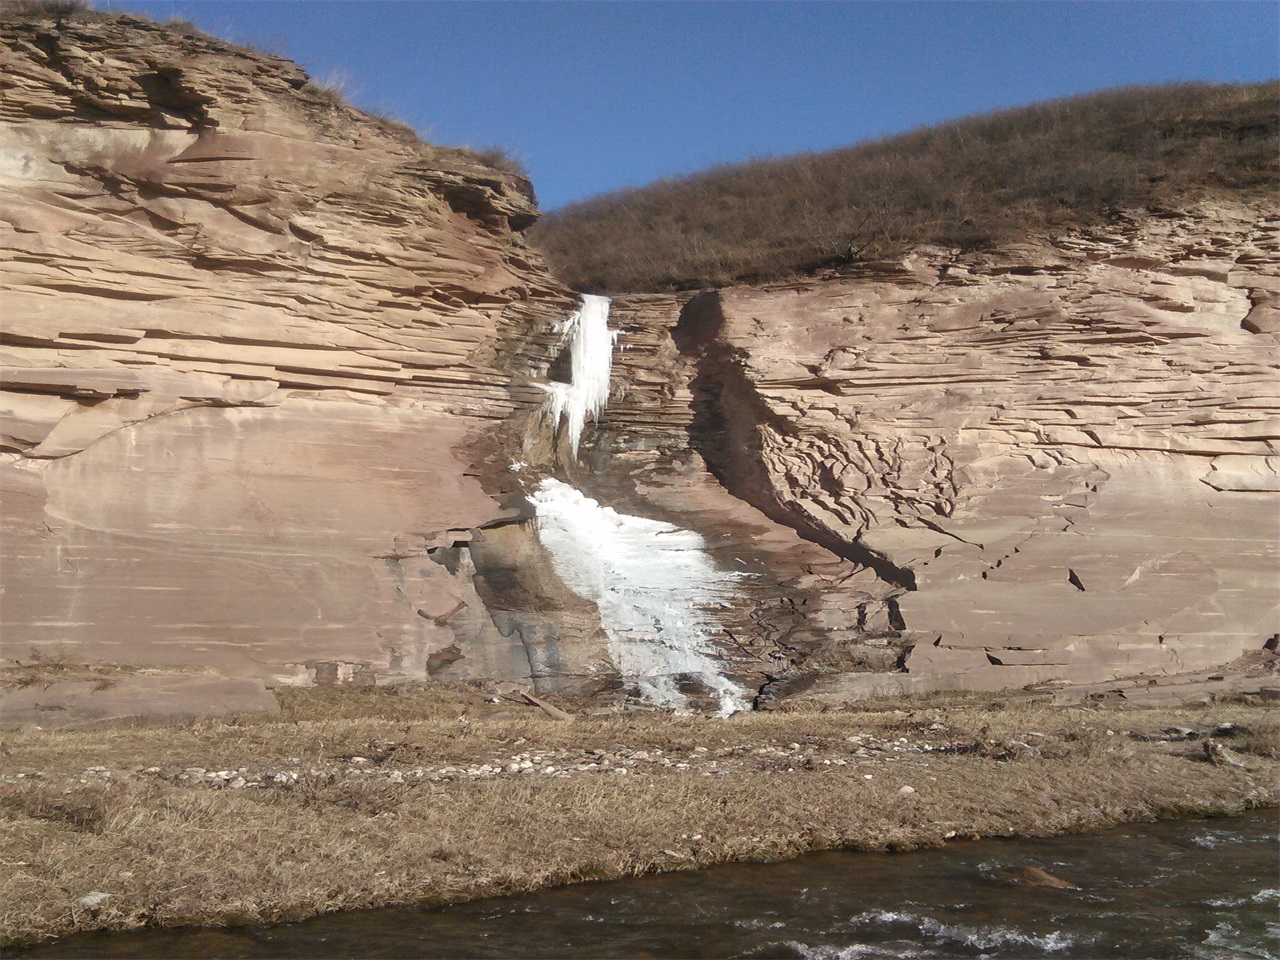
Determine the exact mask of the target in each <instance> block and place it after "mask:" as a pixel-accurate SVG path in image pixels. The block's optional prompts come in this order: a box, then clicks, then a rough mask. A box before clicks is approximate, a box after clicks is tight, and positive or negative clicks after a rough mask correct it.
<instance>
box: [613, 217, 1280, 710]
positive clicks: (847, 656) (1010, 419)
mask: <svg viewBox="0 0 1280 960" xmlns="http://www.w3.org/2000/svg"><path fill="white" fill-rule="evenodd" d="M1278 293H1280V209H1277V207H1276V205H1275V204H1274V202H1272V201H1270V200H1263V201H1258V200H1252V201H1250V200H1244V199H1239V198H1226V197H1219V198H1216V199H1214V198H1211V197H1206V198H1202V199H1201V200H1200V201H1198V202H1194V203H1188V204H1187V205H1186V206H1185V207H1184V208H1183V209H1180V210H1176V211H1174V210H1168V211H1165V212H1163V213H1160V214H1156V215H1146V214H1144V215H1136V214H1135V217H1134V218H1128V217H1117V218H1116V219H1115V220H1114V222H1113V224H1112V225H1111V226H1110V227H1109V228H1107V229H1105V230H1096V231H1088V232H1076V233H1073V234H1070V235H1066V236H1062V237H1058V238H1056V239H1053V240H1051V241H1050V240H1045V241H1041V242H1033V243H1026V244H1022V245H1019V246H1017V247H1007V248H1005V249H1003V250H1001V251H1000V252H999V253H996V254H985V255H978V254H972V255H965V256H960V255H958V254H957V253H955V252H954V251H945V250H941V249H937V250H929V249H920V250H917V251H916V252H915V253H913V254H912V255H911V256H910V257H908V258H907V259H906V260H905V261H904V262H902V263H900V264H896V265H884V267H883V268H882V269H881V271H880V272H879V274H873V275H870V276H866V277H863V278H860V279H851V278H845V279H838V278H829V279H826V280H815V281H805V282H797V283H793V284H782V285H775V286H770V287H762V288H750V287H736V288H728V289H725V290H721V291H718V292H712V293H704V294H702V295H699V296H697V297H694V298H692V299H687V300H686V299H680V298H675V297H653V298H635V299H634V300H633V301H630V302H629V303H624V304H623V305H622V308H621V310H620V312H621V313H622V314H623V315H624V316H626V311H627V309H628V308H629V309H631V310H632V311H633V314H634V315H633V316H632V317H631V320H632V326H631V327H624V331H625V332H624V334H623V340H622V342H623V344H624V346H626V345H628V344H630V345H632V347H633V351H634V352H633V353H631V354H624V356H630V357H632V359H631V360H630V361H628V363H629V364H631V366H628V367H627V370H628V373H629V377H628V380H627V383H626V387H627V388H628V390H629V395H628V396H627V398H626V399H625V400H624V401H623V402H621V403H617V404H615V405H614V407H613V408H611V412H610V416H609V418H608V421H607V424H606V429H605V430H604V436H603V438H602V440H601V441H600V442H603V443H605V444H606V445H608V446H609V447H610V448H611V457H610V458H603V459H602V460H601V461H600V462H599V463H597V464H596V466H597V468H598V469H600V468H603V469H605V470H606V472H608V471H609V470H613V471H614V472H617V471H618V470H619V469H620V466H615V467H612V468H611V467H609V460H610V459H614V460H617V459H618V458H619V457H620V458H621V461H622V463H627V462H628V461H629V466H630V469H629V476H627V477H626V478H625V481H622V480H620V481H618V482H620V483H622V485H623V486H628V487H630V488H631V489H633V490H634V491H635V492H636V494H637V495H638V496H639V498H640V499H643V500H648V501H650V502H652V503H654V504H656V505H660V506H661V507H663V508H664V509H669V510H673V511H693V513H691V514H690V515H691V516H693V515H694V514H695V513H696V511H697V510H701V509H706V508H707V507H708V504H709V502H710V500H711V499H715V500H716V504H717V505H716V507H715V508H714V509H715V510H719V511H722V513H721V517H720V519H719V520H712V521H711V523H712V524H713V526H715V528H716V529H720V530H722V531H730V530H736V529H739V528H737V527H734V526H733V525H732V524H731V523H729V522H728V521H727V518H728V517H729V515H730V513H732V515H733V516H734V517H737V518H739V519H740V520H742V521H743V522H748V521H749V526H750V525H751V524H754V527H751V529H752V531H753V532H745V528H742V529H743V530H744V532H742V533H741V534H740V535H739V536H737V537H732V538H728V539H731V540H733V541H734V550H735V551H736V556H737V557H738V558H743V557H747V556H750V557H751V564H752V567H753V569H755V570H757V571H759V572H760V574H761V576H759V577H758V578H757V580H756V583H757V589H758V590H763V592H764V593H768V592H769V591H770V589H771V588H776V586H777V585H778V584H779V583H786V584H787V585H786V589H784V590H783V591H782V592H781V593H780V594H779V595H777V596H775V597H774V599H773V600H772V602H771V603H767V604H765V606H764V608H763V609H767V610H770V611H772V613H771V615H768V616H765V615H762V608H760V607H757V608H756V609H755V610H754V611H753V612H752V615H753V616H754V621H755V624H756V628H755V629H754V630H749V629H748V630H743V631H742V632H740V633H739V634H738V639H739V640H741V641H743V643H744V646H746V647H747V648H748V649H749V650H750V652H751V654H752V657H751V658H745V659H742V658H740V659H742V666H743V667H744V668H746V667H749V665H750V663H751V660H752V659H754V660H755V661H756V667H755V669H756V672H757V674H758V675H763V676H766V677H772V678H773V680H774V682H772V683H770V684H769V685H768V686H767V687H766V695H767V696H789V695H799V694H803V695H805V696H818V697H828V696H829V697H834V698H837V699H840V698H845V697H850V696H854V697H856V696H867V695H872V694H883V693H895V692H900V691H923V690H932V689H938V688H948V687H962V688H963V687H971V688H979V689H997V688H1002V687H1022V686H1025V685H1029V684H1046V683H1047V684H1049V685H1050V686H1052V685H1053V684H1055V683H1061V682H1075V683H1090V682H1099V681H1110V680H1113V679H1116V678H1126V677H1130V678H1131V677H1139V676H1140V677H1145V678H1148V679H1144V680H1143V681H1142V682H1143V683H1144V684H1146V685H1153V684H1154V685H1158V683H1159V681H1158V680H1156V679H1151V678H1158V677H1161V676H1167V675H1172V674H1177V673H1181V672H1184V671H1193V670H1197V669H1203V668H1207V667H1211V666H1216V665H1220V664H1223V663H1225V662H1228V661H1231V660H1233V659H1235V658H1236V657H1238V656H1240V655H1241V654H1242V653H1246V652H1250V651H1255V650H1261V649H1262V648H1263V646H1264V644H1266V643H1268V642H1270V643H1271V644H1272V645H1274V642H1275V641H1274V637H1275V635H1276V634H1277V632H1278V631H1280V618H1278V612H1277V607H1276V599H1277V597H1278V596H1280V591H1277V586H1278V584H1277V573H1278V572H1280V567H1278V565H1277V556H1276V552H1277V533H1280V497H1278V496H1277V494H1278V493H1280V458H1278V457H1277V454H1278V453H1280V451H1278V450H1277V437H1278V436H1280V435H1278V434H1277V426H1280V420H1278V415H1280V381H1278V380H1277V376H1276V361H1277V351H1276V347H1277V343H1276V336H1275V333H1276V331H1277V329H1278V326H1280V324H1278V319H1280V311H1278V310H1277V303H1278V301H1277V294H1278ZM646 353H647V354H648V355H649V356H650V357H651V358H654V359H655V360H659V362H657V363H653V362H648V361H643V360H640V359H638V358H639V357H640V356H641V355H643V354H646ZM660 358H670V359H672V360H673V361H674V366H672V367H671V369H672V370H673V373H672V375H671V376H669V377H667V378H665V379H663V378H659V380H658V382H654V377H653V374H652V372H651V371H652V370H653V369H659V368H661V362H660ZM673 423H674V424H678V429H677V430H676V431H674V432H673V431H672V430H671V429H670V427H671V425H672V424H673ZM684 431H687V434H686V435H687V437H688V442H687V444H686V445H683V446H682V444H681V442H680V440H681V438H680V437H679V435H678V434H679V433H681V432H684ZM726 494H729V495H732V501H733V502H731V499H730V497H727V496H726ZM743 505H749V506H750V507H752V508H754V517H747V516H746V515H744V514H743V512H742V510H741V507H742V506H743ZM713 512H714V511H713ZM766 518H767V521H770V522H771V524H773V525H781V526H784V527H786V528H789V529H791V530H794V531H796V532H797V533H798V534H799V536H800V538H801V539H802V540H803V541H805V542H806V545H808V544H812V545H815V546H817V547H821V548H823V549H822V550H821V551H818V552H819V553H820V554H823V555H825V560H824V561H822V562H817V563H815V558H814V557H813V556H812V555H809V556H804V555H803V554H802V552H801V551H799V549H798V547H799V546H800V545H799V544H796V543H794V542H791V543H788V542H787V541H786V540H785V538H783V539H782V540H780V541H779V540H778V539H777V537H776V528H774V527H772V526H771V525H770V524H769V523H766ZM694 522H697V521H694ZM762 525H763V526H770V529H771V530H772V531H773V532H772V533H771V534H770V536H769V539H767V540H762V539H760V536H759V530H758V528H761V527H762ZM773 543H780V544H785V546H783V547H782V548H781V549H774V548H773V547H772V546H771V544H773ZM739 562H742V560H741V559H739ZM788 575H789V577H788ZM789 578H790V579H789ZM775 592H776V591H775ZM895 665H896V667H898V668H899V669H894V668H895Z"/></svg>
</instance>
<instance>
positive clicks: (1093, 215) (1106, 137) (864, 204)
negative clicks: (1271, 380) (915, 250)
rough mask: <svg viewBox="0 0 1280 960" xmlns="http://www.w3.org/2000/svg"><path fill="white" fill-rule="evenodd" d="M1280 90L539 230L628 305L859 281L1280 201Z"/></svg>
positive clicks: (1120, 110)
mask: <svg viewBox="0 0 1280 960" xmlns="http://www.w3.org/2000/svg"><path fill="white" fill-rule="evenodd" d="M1278 99H1280V83H1265V84H1257V85H1252V86H1233V85H1208V84H1197V85H1186V86H1168V87H1149V88H1131V89H1122V90H1115V91H1109V92H1105V93H1098V94H1091V95H1088V96H1082V97H1076V98H1071V99H1066V100H1059V101H1054V102H1050V103H1044V104H1039V105H1036V106H1032V107H1026V108H1021V109H1016V110H1008V111H1002V112H998V113H993V114H989V115H986V116H979V117H973V118H969V119H966V120H960V121H957V122H954V123H948V124H943V125H941V126H937V127H931V128H927V129H923V130H918V131H915V132H913V133H908V134H905V135H902V136H896V137H889V138H887V139H884V140H880V141H877V142H874V143H866V144H861V145H857V146H852V147H846V148H842V149H839V150H832V151H828V152H825V153H812V154H801V155H798V156H794V157H786V158H782V159H766V160H757V161H752V162H749V163H743V164H736V165H732V166H725V167H718V168H715V169H712V170H708V171H706V172H704V173H700V174H696V175H693V176H689V177H683V178H678V179H672V180H663V181H660V182H658V183H655V184H653V185H651V186H648V187H642V188H638V189H633V190H624V191H621V192H618V193H614V194H606V195H604V196H601V197H596V198H594V199H591V200H587V201H584V202H582V203H579V204H574V205H572V206H569V207H565V208H564V209H562V210H558V211H555V212H553V213H552V214H550V215H548V216H547V217H546V218H545V219H544V220H543V221H542V223H540V224H539V225H538V226H537V228H535V231H534V234H533V235H534V238H535V241H536V243H537V244H538V245H539V246H540V247H541V248H542V250H543V251H544V252H545V254H546V256H547V259H548V262H549V263H550V264H551V267H552V269H553V270H554V271H555V273H556V275H557V276H559V277H560V278H561V279H562V280H564V281H565V282H566V283H568V284H569V285H570V286H572V287H574V288H575V289H578V290H583V291H586V292H591V293H623V292H642V291H659V290H690V289H698V288H703V287H711V286H724V285H727V284H732V283H756V282H761V281H768V280H775V279H779V278H785V277H790V276H795V275H799V274H805V273H811V272H813V271H815V270H820V269H831V268H835V269H840V270H844V271H853V272H856V271H857V269H858V268H859V267H865V266H866V265H869V264H874V263H875V262H877V261H880V260H883V259H886V258H892V257H894V256H897V255H900V254H901V253H903V252H904V251H905V250H907V249H910V248H911V247H913V246H916V245H919V244H935V245H941V246H947V247H953V248H956V249H958V250H968V249H983V248H990V247H992V246H994V245H997V244H1000V243H1008V242H1015V241H1018V240H1021V239H1025V238H1026V237H1028V236H1030V235H1036V234H1040V235H1044V234H1048V233H1055V232H1060V231H1061V230H1063V229H1067V228H1072V227H1080V226H1086V225H1100V224H1102V223H1104V222H1105V221H1106V219H1107V217H1108V216H1109V215H1110V214H1112V213H1113V212H1115V211H1116V210H1121V209H1125V208H1146V207H1158V206H1161V205H1164V204H1168V203H1171V202H1172V203H1178V202H1181V201H1184V200H1186V199H1188V198H1189V197H1193V196H1200V195H1204V194H1206V193H1216V194H1230V195H1235V196H1239V195H1251V194H1257V193H1259V192H1267V191H1270V192H1271V193H1274V191H1275V188H1276V185H1277V173H1278V172H1280V162H1278V160H1277V156H1278V154H1280V109H1278V107H1280V104H1278Z"/></svg>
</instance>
